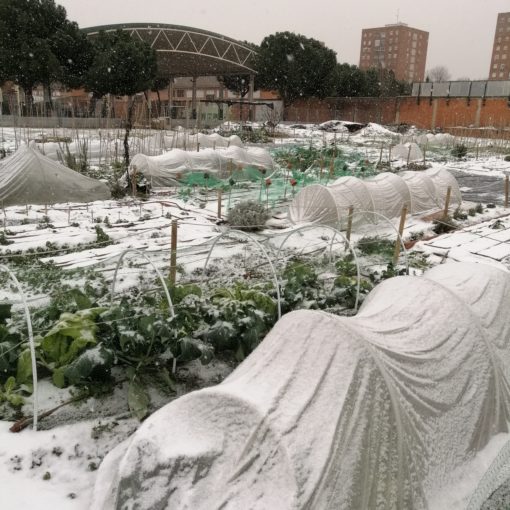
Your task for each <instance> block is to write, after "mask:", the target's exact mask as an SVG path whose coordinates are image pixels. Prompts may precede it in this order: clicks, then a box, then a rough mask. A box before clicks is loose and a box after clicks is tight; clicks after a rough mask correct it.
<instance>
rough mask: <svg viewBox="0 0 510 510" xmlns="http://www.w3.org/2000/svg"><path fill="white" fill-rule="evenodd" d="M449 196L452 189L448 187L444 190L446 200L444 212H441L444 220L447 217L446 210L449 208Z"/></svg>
mask: <svg viewBox="0 0 510 510" xmlns="http://www.w3.org/2000/svg"><path fill="white" fill-rule="evenodd" d="M451 195H452V187H451V186H448V189H447V190H446V199H445V201H444V211H443V217H444V218H446V217H447V216H448V209H449V208H450V197H451Z"/></svg>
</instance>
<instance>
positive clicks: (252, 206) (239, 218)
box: [227, 200, 268, 232]
mask: <svg viewBox="0 0 510 510" xmlns="http://www.w3.org/2000/svg"><path fill="white" fill-rule="evenodd" d="M267 218H268V214H267V211H266V208H265V207H264V206H263V205H262V204H259V203H258V202H255V201H254V200H247V201H244V202H239V203H238V204H236V205H235V206H234V207H233V208H232V209H230V211H229V212H228V215H227V221H228V222H229V223H230V225H231V226H232V227H234V228H236V229H239V230H245V231H247V232H255V231H257V230H260V229H262V228H263V227H264V224H265V223H266V221H267Z"/></svg>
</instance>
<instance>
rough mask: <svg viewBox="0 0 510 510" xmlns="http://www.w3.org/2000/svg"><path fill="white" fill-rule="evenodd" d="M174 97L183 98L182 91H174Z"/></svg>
mask: <svg viewBox="0 0 510 510" xmlns="http://www.w3.org/2000/svg"><path fill="white" fill-rule="evenodd" d="M175 95H176V96H177V97H184V89H179V90H176V91H175Z"/></svg>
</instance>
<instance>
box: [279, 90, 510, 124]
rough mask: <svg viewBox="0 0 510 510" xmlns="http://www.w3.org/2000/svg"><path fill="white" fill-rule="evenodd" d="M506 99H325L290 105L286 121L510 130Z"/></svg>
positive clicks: (509, 111)
mask: <svg viewBox="0 0 510 510" xmlns="http://www.w3.org/2000/svg"><path fill="white" fill-rule="evenodd" d="M509 104H510V102H509V100H508V99H507V98H486V99H481V98H471V99H468V98H466V97H462V98H450V99H449V98H434V99H432V100H430V99H427V98H423V97H422V98H420V100H419V101H418V98H416V97H398V98H394V97H388V98H347V97H345V98H326V99H324V100H319V99H308V100H300V101H296V102H295V103H293V104H292V105H291V106H289V107H287V108H286V109H285V120H288V121H291V122H312V123H320V122H325V121H327V120H331V119H342V120H350V121H354V122H377V123H380V124H400V123H402V124H413V125H415V126H417V127H419V128H422V129H433V128H439V127H441V128H443V129H445V128H451V127H481V128H483V127H495V128H496V129H502V128H507V127H510V106H509Z"/></svg>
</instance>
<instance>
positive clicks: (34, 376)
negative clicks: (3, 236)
mask: <svg viewBox="0 0 510 510" xmlns="http://www.w3.org/2000/svg"><path fill="white" fill-rule="evenodd" d="M0 271H5V272H6V273H8V275H9V276H10V277H11V280H12V281H13V282H14V285H16V288H17V289H18V291H19V293H20V296H21V302H22V303H23V308H24V309H25V319H26V321H27V329H28V343H29V345H30V357H31V358H32V384H33V387H34V388H33V391H32V401H33V413H34V417H33V422H32V423H33V427H34V430H37V414H38V412H39V405H38V395H37V363H36V359H35V344H34V333H33V331H32V320H31V319H30V311H29V310H28V305H27V301H26V299H25V293H24V292H23V289H22V288H21V285H20V283H19V281H18V279H17V278H16V275H15V274H14V273H13V272H12V271H11V270H10V269H9V268H8V267H7V266H4V265H3V264H0Z"/></svg>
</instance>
